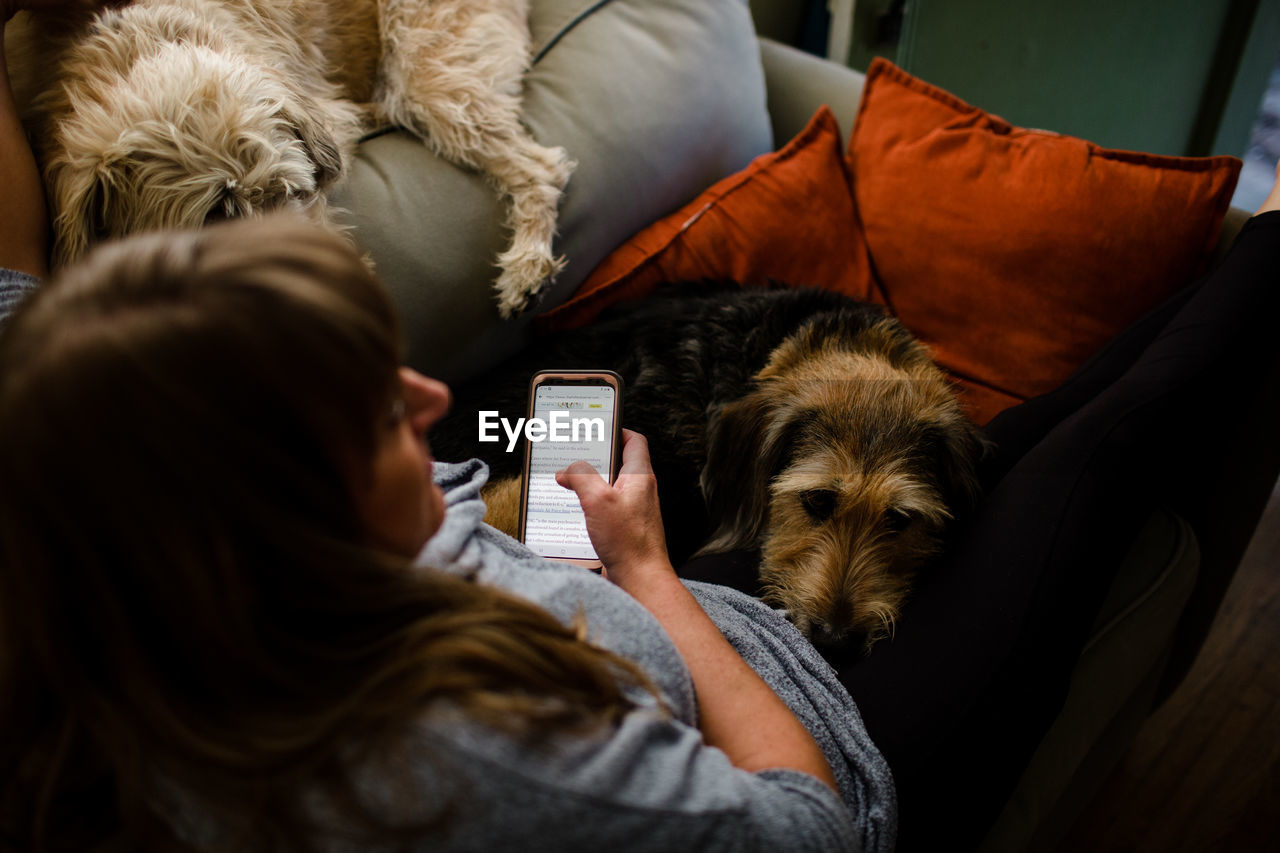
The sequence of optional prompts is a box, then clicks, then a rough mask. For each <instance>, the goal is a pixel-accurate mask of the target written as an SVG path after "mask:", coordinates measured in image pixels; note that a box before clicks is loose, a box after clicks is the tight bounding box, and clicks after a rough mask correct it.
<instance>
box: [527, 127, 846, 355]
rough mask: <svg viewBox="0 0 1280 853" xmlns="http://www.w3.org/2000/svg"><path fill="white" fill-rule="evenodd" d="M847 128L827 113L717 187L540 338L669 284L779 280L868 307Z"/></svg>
mask: <svg viewBox="0 0 1280 853" xmlns="http://www.w3.org/2000/svg"><path fill="white" fill-rule="evenodd" d="M840 140H841V137H840V128H839V126H838V124H837V122H836V118H835V116H834V115H833V114H832V112H831V111H830V110H829V109H827V108H826V107H823V108H822V109H821V110H819V111H818V113H817V114H815V115H814V116H813V118H812V119H811V120H810V122H809V125H808V127H806V128H805V129H804V130H803V131H802V132H801V133H800V135H799V136H797V137H796V138H795V139H793V140H791V142H789V143H788V144H787V145H785V146H783V147H782V149H781V150H779V151H777V152H774V153H772V154H766V155H764V156H762V157H759V158H757V159H756V160H755V161H754V162H753V163H752V164H751V165H750V166H749V167H747V168H746V169H744V170H742V171H741V172H739V173H737V174H735V175H731V176H730V177H728V178H725V179H724V180H722V181H720V182H719V183H717V184H716V185H715V186H713V187H711V188H710V189H708V190H707V191H706V192H704V193H702V195H700V196H698V197H697V198H696V199H694V200H693V201H692V202H690V203H689V204H687V205H686V206H685V207H683V208H681V209H680V210H678V211H676V212H675V213H673V214H671V215H669V216H666V217H663V218H662V219H660V220H658V221H657V222H655V223H653V224H652V225H650V226H649V227H648V228H645V229H644V230H643V231H641V232H640V233H638V234H636V235H635V236H634V237H632V238H631V239H630V240H628V241H627V242H626V243H625V244H624V245H622V246H620V247H619V248H618V249H617V250H616V251H614V252H613V253H612V254H611V255H610V256H609V257H608V258H607V259H606V260H605V261H604V263H602V264H601V265H600V266H599V267H598V268H597V269H596V270H595V271H594V272H593V273H592V274H591V277H590V278H589V279H587V281H586V282H585V283H584V284H583V285H582V287H581V288H580V289H579V290H578V292H577V293H576V294H575V295H574V296H573V298H572V299H570V300H569V301H568V302H567V303H565V304H564V305H561V306H560V307H559V308H557V309H555V310H553V311H551V312H549V313H548V314H545V315H543V316H541V317H539V318H538V328H539V330H540V331H547V332H551V331H557V330H561V329H569V328H574V327H577V326H580V325H583V324H584V323H586V322H588V321H590V320H591V319H592V318H594V317H595V316H596V315H597V314H599V313H600V311H602V310H604V308H606V307H607V306H609V305H611V304H613V303H614V302H616V301H618V300H621V299H632V298H638V297H642V296H645V295H648V294H649V293H652V292H653V291H654V290H655V289H656V288H657V287H658V285H659V284H661V283H663V282H669V281H684V280H688V281H696V280H699V279H704V278H705V279H732V280H735V281H738V282H740V283H742V284H744V285H758V284H763V283H765V281H766V280H768V279H775V280H778V281H782V282H785V283H787V284H790V285H797V286H798V285H815V286H820V287H823V288H825V289H828V290H836V291H839V292H841V293H844V294H847V295H849V296H852V297H854V298H856V299H862V300H865V299H867V298H868V295H869V293H870V286H871V279H870V267H869V266H868V263H867V255H866V249H865V247H864V244H863V242H862V240H861V236H860V234H859V232H858V229H857V215H856V213H855V211H854V208H853V194H852V192H851V191H850V188H849V175H848V172H847V170H846V167H845V164H844V162H843V158H842V154H841V151H842V146H841V141H840Z"/></svg>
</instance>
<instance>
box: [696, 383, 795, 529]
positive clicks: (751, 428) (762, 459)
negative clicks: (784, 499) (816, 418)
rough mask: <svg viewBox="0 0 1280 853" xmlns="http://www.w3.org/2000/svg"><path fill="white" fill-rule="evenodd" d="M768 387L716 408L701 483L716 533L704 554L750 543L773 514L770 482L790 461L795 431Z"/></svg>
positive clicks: (709, 421)
mask: <svg viewBox="0 0 1280 853" xmlns="http://www.w3.org/2000/svg"><path fill="white" fill-rule="evenodd" d="M774 396H775V395H772V394H769V393H768V392H767V391H766V389H763V388H762V389H758V390H756V391H753V392H752V393H750V394H748V395H747V396H745V397H743V398H741V399H739V400H735V401H733V402H732V403H727V404H725V405H723V406H719V407H716V408H713V409H712V410H711V411H710V413H709V414H708V419H707V464H706V467H704V468H703V469H702V476H701V479H700V483H701V486H702V495H703V497H704V498H705V499H706V502H707V512H708V515H709V516H710V519H711V524H712V528H713V531H714V532H713V533H712V534H711V539H710V540H709V541H708V542H707V544H706V545H704V546H703V547H702V548H701V549H700V550H699V551H698V553H699V554H714V553H718V552H722V551H731V550H735V549H739V548H751V547H754V546H755V545H756V543H757V542H759V540H760V536H761V534H762V532H763V530H764V526H765V523H766V521H767V520H768V516H769V483H770V481H772V479H773V478H774V476H775V475H776V474H777V473H778V471H779V470H781V468H782V467H783V465H784V464H785V463H786V456H787V451H788V448H789V447H790V445H791V433H792V430H790V429H789V428H788V426H787V424H786V423H784V422H783V421H782V417H781V413H780V412H779V411H778V408H777V406H776V405H774V404H773V402H772V398H773V397H774Z"/></svg>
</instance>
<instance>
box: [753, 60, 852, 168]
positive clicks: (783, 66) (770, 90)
mask: <svg viewBox="0 0 1280 853" xmlns="http://www.w3.org/2000/svg"><path fill="white" fill-rule="evenodd" d="M760 61H761V64H762V65H763V66H764V78H765V79H764V84H765V93H766V97H767V100H768V105H769V118H770V120H771V121H772V123H773V139H774V144H776V145H779V146H781V145H784V144H786V142H787V140H788V139H791V138H792V137H793V136H795V135H796V134H797V133H799V132H800V131H801V130H803V129H804V126H805V125H806V124H808V123H809V119H810V118H812V117H813V114H814V112H815V111H817V109H818V107H820V106H822V105H823V104H826V105H828V106H829V107H831V111H832V112H834V113H835V114H836V118H837V119H839V121H840V130H841V132H842V133H843V134H844V139H845V142H848V141H849V132H850V131H851V130H852V129H853V120H854V118H855V117H856V116H857V115H858V103H859V101H860V100H861V98H862V85H863V83H865V82H866V79H867V78H866V75H864V74H860V73H858V72H857V71H854V70H853V69H852V68H846V67H845V66H843V65H838V64H836V63H834V62H830V61H828V60H826V59H821V58H819V57H817V56H814V55H812V54H809V53H805V52H804V51H802V50H797V49H796V48H794V47H788V46H787V45H785V44H782V43H780V42H776V41H772V40H771V39H767V38H762V39H760Z"/></svg>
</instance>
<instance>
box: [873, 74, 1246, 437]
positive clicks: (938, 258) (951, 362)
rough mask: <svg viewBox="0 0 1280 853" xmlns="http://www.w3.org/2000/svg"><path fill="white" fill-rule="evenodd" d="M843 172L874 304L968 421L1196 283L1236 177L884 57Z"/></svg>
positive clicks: (1040, 385)
mask: <svg viewBox="0 0 1280 853" xmlns="http://www.w3.org/2000/svg"><path fill="white" fill-rule="evenodd" d="M849 160H850V167H851V169H852V172H853V189H854V194H855V196H856V198H857V209H858V217H859V219H860V221H861V223H862V230H863V233H864V234H865V240H866V243H867V248H868V251H869V252H870V254H871V263H872V268H873V269H874V271H875V277H876V279H877V284H878V287H877V290H876V293H875V294H874V296H873V298H874V299H875V300H877V301H882V302H884V303H885V304H887V305H888V306H889V308H890V309H891V310H892V311H893V312H894V313H895V314H896V315H897V316H898V317H899V319H901V320H902V322H903V324H904V325H906V326H907V328H909V329H911V330H912V332H914V333H915V334H916V335H917V336H919V337H920V338H921V339H923V340H924V341H925V342H926V343H928V344H929V345H930V346H931V347H933V349H934V355H935V357H936V358H937V360H938V362H939V363H940V364H941V365H942V366H943V367H945V368H946V369H947V370H949V371H950V372H951V373H952V375H953V376H955V377H956V378H957V379H959V380H960V381H961V383H962V384H963V385H964V386H966V390H967V391H968V392H969V393H968V394H967V395H966V396H967V403H968V405H969V408H970V411H971V414H973V416H974V418H975V420H977V421H978V422H979V423H985V422H986V421H988V420H990V418H991V417H993V416H994V415H995V414H997V413H998V412H999V411H1000V410H1001V409H1004V408H1006V407H1008V406H1010V405H1013V404H1015V403H1017V402H1020V401H1021V400H1025V399H1027V398H1028V397H1031V396H1034V395H1036V394H1040V393H1043V392H1045V391H1048V390H1050V389H1052V388H1054V387H1056V386H1057V385H1059V384H1060V383H1061V382H1063V381H1064V380H1065V379H1066V378H1067V377H1068V376H1070V375H1071V373H1072V372H1073V371H1074V370H1075V369H1076V368H1077V367H1079V366H1080V365H1081V364H1082V363H1083V362H1084V361H1085V360H1086V359H1087V358H1088V357H1089V356H1090V355H1091V354H1092V353H1093V352H1094V351H1095V350H1097V349H1098V348H1099V347H1101V346H1102V345H1103V344H1104V343H1106V342H1107V341H1108V340H1109V339H1110V338H1111V337H1113V336H1114V335H1115V334H1116V333H1118V332H1119V331H1121V330H1122V329H1124V328H1125V327H1126V326H1127V325H1129V324H1130V323H1131V322H1132V321H1134V320H1135V319H1137V318H1138V317H1139V316H1141V315H1142V314H1143V313H1144V312H1145V311H1147V310H1148V309H1150V308H1152V307H1153V306H1155V305H1156V304H1158V303H1159V302H1160V301H1161V300H1162V299H1164V298H1165V297H1166V296H1168V295H1170V294H1172V293H1173V292H1174V291H1176V290H1178V289H1180V288H1181V287H1183V286H1184V285H1186V284H1187V283H1188V282H1189V281H1191V279H1192V278H1194V277H1195V276H1196V275H1197V274H1199V273H1200V272H1202V271H1203V269H1204V267H1205V264H1206V262H1207V260H1208V257H1209V255H1210V253H1211V251H1212V250H1213V247H1214V245H1215V244H1216V242H1217V240H1218V234H1219V231H1220V229H1221V227H1222V219H1223V216H1224V215H1225V213H1226V210H1227V207H1228V205H1229V204H1230V199H1231V193H1232V190H1233V188H1234V187H1235V183H1236V178H1237V177H1238V175H1239V172H1240V161H1239V160H1237V159H1236V158H1234V157H1208V158H1191V157H1162V156H1156V155H1151V154H1139V153H1133V152H1127V151H1113V150H1108V149H1105V148H1100V147H1099V146H1097V145H1094V144H1093V143H1090V142H1086V141H1084V140H1082V139H1076V138H1072V137H1069V136H1062V135H1059V134H1055V133H1048V132H1045V131H1038V130H1027V129H1025V128H1020V127H1014V126H1012V125H1010V124H1008V123H1007V122H1005V121H1003V120H1001V119H999V118H997V117H996V116H993V115H991V114H989V113H986V112H984V111H982V110H980V109H977V108H976V107H972V106H970V105H968V104H966V103H964V102H963V101H961V100H959V99H957V98H955V97H953V96H952V95H949V94H948V93H946V92H944V91H942V90H940V89H938V88H936V87H934V86H931V85H929V84H928V83H925V82H923V81H921V80H919V79H917V78H915V77H912V76H911V75H910V74H907V73H906V72H905V71H902V70H901V69H899V68H897V67H896V66H894V65H893V64H892V63H889V62H887V61H885V60H877V61H875V62H874V63H873V64H872V66H871V68H870V69H869V70H868V72H867V81H866V86H865V88H864V89H863V94H862V102H861V104H860V106H859V111H858V118H857V121H856V122H855V124H854V130H853V138H852V140H851V142H850V148H849Z"/></svg>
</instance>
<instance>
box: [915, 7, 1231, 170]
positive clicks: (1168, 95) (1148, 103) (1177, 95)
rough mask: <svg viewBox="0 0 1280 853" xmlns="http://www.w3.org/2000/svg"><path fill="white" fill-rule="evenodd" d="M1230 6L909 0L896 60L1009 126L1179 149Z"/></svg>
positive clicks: (1117, 144) (1188, 141) (1187, 144)
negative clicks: (1021, 126)
mask: <svg viewBox="0 0 1280 853" xmlns="http://www.w3.org/2000/svg"><path fill="white" fill-rule="evenodd" d="M1232 5H1233V2H1232V0H1021V1H1020V2H1019V0H911V2H909V3H908V4H907V10H906V17H905V21H904V26H903V34H902V41H901V43H900V44H899V46H898V50H897V62H898V64H899V65H902V66H903V67H904V68H905V69H906V70H908V71H910V72H911V73H912V74H915V75H917V76H919V77H922V78H923V79H925V80H928V81H930V82H932V83H935V84H937V85H939V86H941V87H943V88H945V89H948V90H950V91H951V92H953V93H955V94H956V95H957V96H959V97H960V98H963V99H965V100H967V101H969V102H971V103H973V104H974V105H976V106H979V107H982V108H984V109H987V110H990V111H991V112H994V113H996V114H998V115H1000V116H1001V117H1003V118H1005V119H1007V120H1008V121H1011V122H1013V123H1015V124H1019V125H1023V126H1027V127H1038V128H1045V129H1048V130H1055V131H1059V132H1062V133H1069V134H1073V135H1076V136H1082V137H1085V138H1087V139H1091V140H1093V141H1095V142H1098V143H1099V144H1101V145H1105V146H1108V147H1114V148H1129V149H1135V150H1141V151H1151V152H1155V153H1162V154H1184V153H1189V151H1190V149H1191V148H1192V147H1193V140H1194V139H1195V138H1196V135H1197V134H1196V131H1197V122H1198V120H1199V117H1200V115H1201V111H1202V105H1203V103H1204V101H1205V98H1206V86H1207V85H1208V83H1209V81H1210V79H1211V78H1212V77H1213V76H1214V70H1215V67H1216V66H1215V62H1216V59H1217V52H1218V44H1219V38H1220V36H1221V34H1222V33H1223V31H1224V26H1225V24H1226V22H1227V20H1228V17H1229V12H1230V11H1231V7H1232ZM1237 5H1238V4H1237ZM1197 153H1201V152H1197ZM1226 153H1233V154H1238V153H1239V152H1236V151H1232V152H1226Z"/></svg>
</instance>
